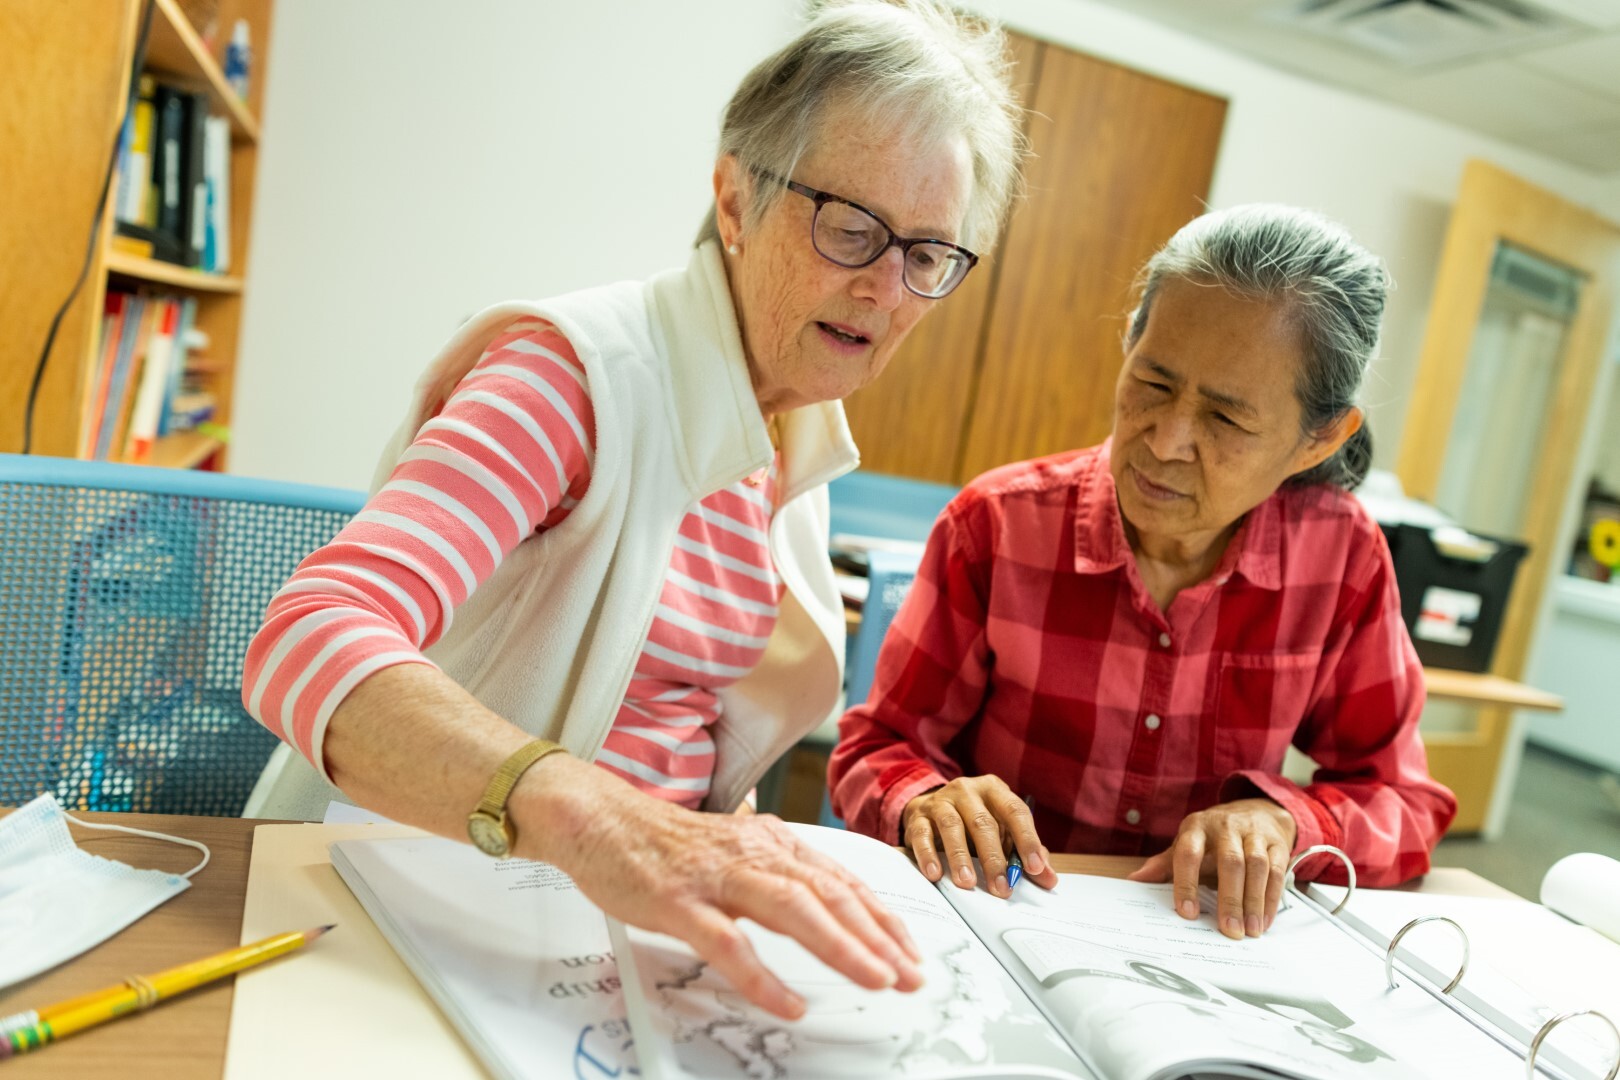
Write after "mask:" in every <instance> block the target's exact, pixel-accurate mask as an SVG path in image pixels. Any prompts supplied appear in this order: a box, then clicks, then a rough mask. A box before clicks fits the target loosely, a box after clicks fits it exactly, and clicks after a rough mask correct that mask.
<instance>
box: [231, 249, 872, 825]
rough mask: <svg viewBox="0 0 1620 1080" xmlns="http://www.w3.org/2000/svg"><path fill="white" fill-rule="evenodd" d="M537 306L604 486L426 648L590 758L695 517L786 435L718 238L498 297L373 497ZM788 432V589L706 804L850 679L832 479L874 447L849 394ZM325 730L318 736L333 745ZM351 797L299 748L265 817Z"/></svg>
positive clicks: (496, 700)
mask: <svg viewBox="0 0 1620 1080" xmlns="http://www.w3.org/2000/svg"><path fill="white" fill-rule="evenodd" d="M526 315H531V316H537V317H539V318H542V319H545V320H547V321H549V322H550V323H552V324H553V325H554V326H556V327H557V328H558V329H559V330H560V331H561V332H562V333H563V335H564V336H565V337H567V338H568V340H569V342H570V343H571V344H572V345H573V346H574V348H575V350H576V351H577V353H578V355H579V358H580V360H581V361H582V362H583V363H584V365H585V371H586V376H587V380H588V384H589V390H590V395H591V405H592V408H593V410H594V412H595V415H596V459H595V464H594V467H593V469H592V471H591V482H590V487H589V489H588V490H587V492H586V494H585V497H584V498H583V499H581V500H580V502H579V505H577V506H576V507H575V508H574V509H573V510H572V511H570V512H569V514H568V517H567V518H565V519H564V520H563V522H562V523H561V524H560V525H558V526H557V527H556V528H553V529H549V530H547V531H545V532H542V533H539V534H536V535H534V536H531V537H530V538H529V539H527V540H525V541H523V542H522V543H520V544H519V545H518V546H517V548H516V549H515V550H514V551H513V552H512V553H511V554H510V555H509V556H508V557H507V558H506V560H505V561H504V562H503V563H502V564H501V565H500V567H499V568H498V569H497V570H496V571H495V573H494V575H493V576H491V577H490V578H489V580H487V581H485V582H484V583H483V584H482V585H480V586H479V587H478V588H477V589H476V590H475V591H474V592H473V594H472V596H471V597H469V598H468V600H467V602H466V603H465V604H463V605H462V606H461V607H460V608H459V609H458V610H457V611H456V612H455V614H454V619H453V621H452V623H451V625H450V627H449V629H448V630H446V632H445V633H444V635H443V636H442V637H441V638H440V640H439V641H438V642H436V643H435V644H434V645H433V646H432V647H431V648H429V649H428V650H427V656H428V658H429V659H431V660H432V661H433V662H434V663H435V664H437V665H438V666H439V667H440V668H441V669H442V670H443V671H444V672H445V674H447V675H449V676H450V677H451V678H453V679H455V680H456V681H457V682H458V683H460V684H461V685H462V686H464V687H466V688H467V689H468V690H469V691H471V692H472V694H473V695H474V696H476V697H477V698H478V700H479V701H481V702H482V703H483V704H484V705H486V706H487V707H488V708H490V709H492V710H493V711H495V712H497V713H499V714H500V715H501V716H504V717H506V718H507V719H508V720H511V721H512V722H513V723H515V724H517V725H518V726H519V727H521V728H523V729H524V730H525V731H529V732H532V733H533V734H535V735H538V736H542V737H544V738H549V739H555V740H557V741H558V742H561V743H562V744H563V745H564V746H566V747H567V748H568V750H569V752H570V753H572V754H574V755H575V756H577V757H580V758H583V759H585V760H591V759H592V758H594V757H595V755H596V753H597V751H598V750H600V749H601V747H602V743H603V740H604V739H606V738H607V733H608V730H609V729H610V728H611V727H612V725H613V720H614V717H615V716H616V715H617V713H618V710H619V705H620V703H621V702H622V701H623V699H624V693H625V690H626V688H627V687H628V686H629V684H630V677H631V674H632V672H633V670H634V668H635V664H636V661H637V660H638V659H639V657H640V654H641V648H642V645H643V644H644V643H645V642H646V640H647V634H648V631H649V629H650V628H651V626H652V619H653V613H654V610H655V608H656V607H657V604H658V598H659V594H660V591H661V589H662V586H663V582H664V576H665V574H666V572H667V571H668V569H669V564H670V559H671V557H672V554H673V551H674V541H675V533H676V529H677V528H678V527H679V525H680V522H681V519H682V517H684V516H685V514H686V512H687V510H688V509H690V508H691V507H692V506H693V505H694V504H695V503H697V502H698V501H700V500H701V499H703V498H704V497H705V496H707V495H709V494H711V493H713V492H715V491H718V490H719V489H721V488H723V487H727V486H729V485H731V484H733V483H736V482H737V481H739V480H741V479H742V478H744V477H745V476H747V475H749V474H750V473H752V472H754V471H756V470H758V469H761V468H764V467H765V466H766V465H768V464H769V463H770V460H771V456H772V449H771V442H770V437H769V435H768V433H767V432H766V428H765V422H764V420H763V418H762V417H761V415H760V411H759V405H758V402H757V401H756V399H755V397H754V392H753V387H752V385H751V383H750V381H749V376H748V365H747V362H746V360H745V359H744V356H743V351H742V340H741V338H740V335H739V333H738V329H737V318H736V314H735V312H734V311H733V308H732V304H731V294H730V290H729V289H728V288H727V284H726V275H725V267H724V264H723V263H722V261H721V258H720V252H719V248H718V246H717V245H715V244H713V243H709V244H705V245H703V246H702V247H700V248H699V249H698V250H697V251H696V252H695V253H694V255H693V258H692V261H691V263H690V264H689V265H688V266H687V267H686V269H684V270H672V271H668V272H666V273H663V274H660V275H658V276H657V277H654V278H652V279H651V280H649V281H647V282H645V283H642V282H622V283H620V284H617V285H609V286H606V287H603V288H598V289H589V290H586V291H584V292H578V293H571V294H569V295H567V296H562V297H558V298H556V299H552V300H544V301H540V302H537V303H527V302H512V303H505V304H499V305H496V306H495V307H492V308H489V309H487V310H485V311H483V312H481V313H480V314H478V315H477V316H475V317H473V318H472V319H470V320H469V321H468V322H467V324H466V325H465V326H463V327H462V329H461V330H460V331H458V332H457V334H456V335H455V337H454V338H452V339H451V341H450V342H449V344H448V345H446V346H445V348H444V350H443V351H442V352H441V353H440V354H439V356H438V358H437V359H436V360H435V361H434V362H433V364H432V365H431V366H430V367H429V368H428V371H427V373H426V374H425V375H424V376H423V377H422V379H421V380H420V381H419V382H418V384H417V387H416V392H415V394H414V396H413V400H412V405H411V411H410V413H409V415H408V416H407V418H406V420H405V423H404V424H403V425H401V427H400V429H399V430H398V432H396V433H395V435H394V437H393V439H392V441H391V442H390V443H389V445H388V448H387V449H386V451H385V452H384V454H383V456H382V460H381V462H380V464H379V466H378V470H377V474H376V477H375V478H374V480H373V490H375V489H376V488H378V487H381V486H382V484H383V483H384V482H385V481H386V480H387V478H388V476H389V474H390V473H391V472H392V470H393V467H394V464H395V463H396V462H397V461H398V460H399V457H400V455H401V454H403V453H404V451H405V449H406V448H407V447H408V446H409V445H410V443H411V441H412V440H413V439H414V438H415V436H416V433H417V430H418V429H419V428H420V427H421V425H422V424H423V423H425V422H426V421H427V419H428V418H429V417H430V416H431V415H432V413H433V411H434V409H435V407H436V406H437V405H438V404H439V403H441V402H442V401H443V400H444V399H445V398H446V397H447V396H448V395H449V394H450V392H451V391H452V390H453V389H454V388H455V386H456V384H457V383H459V382H460V381H461V379H462V377H463V376H464V375H465V374H466V373H467V372H468V371H469V370H471V369H472V367H473V365H474V364H476V363H477V361H478V357H479V356H480V355H481V354H482V353H483V350H484V348H485V347H486V346H487V345H488V343H489V342H490V340H491V339H492V338H493V337H494V336H495V335H496V334H497V333H498V332H500V331H501V330H502V329H503V328H505V327H506V326H507V325H508V324H509V323H511V322H512V321H513V320H514V319H517V318H519V317H521V316H526ZM781 433H782V468H781V484H780V487H781V492H782V496H781V507H780V509H779V510H778V511H777V513H776V516H775V518H774V519H773V520H772V522H771V527H770V551H771V558H772V559H773V560H774V562H775V565H776V568H777V571H778V572H779V573H780V574H781V576H782V581H783V584H784V585H785V586H786V588H785V592H784V595H783V598H782V604H781V613H780V615H779V617H778V620H777V624H776V628H775V630H774V631H773V632H772V634H771V638H770V643H769V644H768V645H767V646H766V649H765V653H764V656H763V657H762V658H761V660H760V663H759V665H758V666H757V667H756V668H755V669H754V670H753V671H752V672H750V673H749V674H748V675H746V676H744V677H743V678H742V679H740V680H739V681H738V682H736V683H735V684H733V685H732V686H730V687H727V688H726V689H724V690H721V691H720V692H719V698H720V701H721V713H720V718H719V720H718V721H717V722H716V724H715V726H714V729H713V735H714V741H715V751H716V760H715V771H714V777H713V781H712V784H711V786H710V789H709V794H708V797H707V798H706V799H705V800H704V803H703V805H704V808H705V809H709V810H731V809H734V808H735V807H736V806H737V804H738V803H739V802H741V801H742V799H743V796H744V795H746V794H747V793H748V790H749V789H750V788H751V787H753V785H754V784H755V783H756V782H757V781H758V780H759V778H760V776H761V775H762V774H763V773H764V771H765V769H766V768H767V767H768V766H769V765H770V764H771V763H772V762H773V761H775V760H776V759H777V758H778V757H780V756H781V755H782V754H783V753H785V752H786V751H787V750H788V749H789V748H790V747H791V746H792V745H793V743H794V742H796V741H797V740H798V739H799V738H800V737H802V736H803V735H804V734H806V733H807V732H809V731H810V730H811V729H813V728H814V727H815V726H816V725H818V724H819V723H821V722H822V720H824V719H825V718H826V717H827V715H828V714H829V713H830V712H831V710H832V709H833V708H834V706H835V705H836V704H837V700H838V693H839V688H840V686H841V685H842V682H843V658H844V620H843V607H842V603H841V601H840V599H839V595H838V590H837V586H836V585H835V583H834V581H833V576H832V566H831V564H830V563H829V562H828V559H827V539H828V536H827V530H828V510H827V489H826V484H827V482H828V481H829V480H831V479H833V478H834V477H836V476H839V475H841V474H843V473H845V472H848V471H849V470H850V469H852V468H854V467H855V465H856V464H857V462H858V460H859V459H858V455H857V452H856V449H855V445H854V442H853V441H852V440H851V438H850V434H849V427H848V425H847V423H846V422H845V419H844V412H843V408H842V406H841V405H839V404H838V403H837V402H824V403H822V404H819V405H813V406H808V407H806V408H803V409H797V410H794V411H793V412H790V413H787V414H785V415H784V416H783V417H782V422H781ZM322 737H324V731H321V732H317V739H316V743H317V746H318V745H319V743H320V740H321V738H322ZM342 798H343V796H342V795H341V794H340V793H339V792H338V791H337V789H336V788H335V787H333V786H332V785H331V784H330V783H329V782H328V781H327V780H325V779H324V778H323V776H322V775H321V774H320V773H318V772H317V771H316V770H315V769H314V768H312V767H311V766H310V765H309V764H308V763H307V762H306V761H304V759H303V758H302V757H300V756H298V755H297V754H296V753H293V752H291V749H290V747H287V746H282V747H281V748H279V749H278V750H277V753H276V755H275V757H273V758H272V759H271V763H270V765H269V766H268V767H267V768H266V770H265V776H264V777H263V778H262V779H261V780H260V781H259V785H258V787H257V788H256V789H255V791H254V795H253V798H251V799H250V800H249V803H248V811H251V812H252V813H253V814H254V815H256V816H263V817H287V818H305V819H308V818H318V817H320V816H321V814H322V813H323V811H324V810H325V807H326V804H327V801H328V800H330V799H342ZM468 809H469V810H471V807H468ZM248 811H245V812H248Z"/></svg>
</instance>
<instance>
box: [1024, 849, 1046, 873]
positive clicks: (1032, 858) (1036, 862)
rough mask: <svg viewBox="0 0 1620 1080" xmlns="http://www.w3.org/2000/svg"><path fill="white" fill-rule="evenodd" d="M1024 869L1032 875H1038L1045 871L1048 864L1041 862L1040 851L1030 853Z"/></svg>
mask: <svg viewBox="0 0 1620 1080" xmlns="http://www.w3.org/2000/svg"><path fill="white" fill-rule="evenodd" d="M1024 869H1025V870H1028V871H1029V872H1030V873H1032V874H1038V873H1040V872H1041V871H1042V870H1045V869H1046V864H1045V863H1044V862H1042V861H1041V853H1040V852H1038V851H1032V852H1030V853H1029V858H1027V859H1025V860H1024Z"/></svg>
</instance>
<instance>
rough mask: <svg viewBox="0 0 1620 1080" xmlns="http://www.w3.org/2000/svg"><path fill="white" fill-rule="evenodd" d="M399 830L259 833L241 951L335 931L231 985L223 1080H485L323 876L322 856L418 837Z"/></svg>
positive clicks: (297, 828)
mask: <svg viewBox="0 0 1620 1080" xmlns="http://www.w3.org/2000/svg"><path fill="white" fill-rule="evenodd" d="M422 835H424V834H423V833H421V832H420V831H419V830H417V829H412V828H409V827H408V826H404V825H394V826H375V825H307V824H306V825H261V826H259V827H258V828H257V829H255V830H254V831H253V856H252V861H251V863H250V865H249V869H248V886H247V903H246V906H245V907H244V909H243V912H242V941H243V943H247V942H250V941H257V940H259V939H260V938H265V937H269V936H270V935H271V934H279V933H281V932H283V931H286V930H303V929H307V928H309V927H311V926H322V925H325V924H327V923H336V924H337V928H336V929H334V930H333V931H332V932H331V933H329V934H326V935H325V936H324V937H322V938H321V939H320V940H319V941H316V942H314V943H313V944H311V945H309V946H307V947H305V948H303V949H299V950H298V951H297V952H295V953H293V954H291V955H289V956H285V957H282V958H281V959H279V960H277V961H275V962H274V963H270V964H264V965H262V966H260V967H256V968H252V969H250V970H248V971H244V972H242V973H241V974H240V975H238V976H237V977H236V992H235V998H234V1000H233V1003H232V1005H231V1025H230V1035H229V1039H228V1041H227V1043H226V1049H225V1080H288V1078H289V1077H292V1078H296V1080H313V1078H315V1077H340V1076H341V1077H350V1076H386V1077H390V1078H391V1080H394V1078H397V1080H414V1078H417V1077H421V1078H423V1080H427V1078H433V1080H484V1078H485V1077H487V1076H488V1074H487V1073H486V1072H485V1071H484V1070H483V1068H481V1067H480V1066H479V1064H478V1061H477V1059H476V1058H474V1057H473V1055H472V1052H471V1051H470V1050H468V1049H467V1045H466V1044H465V1043H464V1042H462V1041H461V1039H460V1038H458V1037H457V1035H456V1032H455V1029H454V1028H453V1027H451V1025H450V1022H449V1021H448V1020H447V1019H445V1016H444V1014H443V1013H442V1012H440V1011H439V1009H438V1008H437V1007H435V1006H434V1004H433V1002H432V1000H431V999H430V998H429V997H428V996H427V994H426V992H424V991H423V989H422V988H421V986H420V985H418V983H417V981H416V980H415V979H414V978H412V977H411V973H410V972H409V971H408V970H406V968H405V965H404V964H402V963H401V962H400V960H399V957H397V956H396V955H395V954H394V950H393V949H391V948H389V946H388V942H387V941H385V940H384V939H383V936H382V934H381V933H379V932H378V930H377V928H376V927H375V926H374V925H373V924H372V922H371V919H370V918H369V917H367V915H366V913H365V911H364V910H362V909H361V907H360V904H359V902H358V901H356V900H355V898H354V895H353V894H352V893H350V892H349V890H348V888H347V887H346V886H345V885H344V884H343V881H342V879H340V878H339V877H338V876H337V873H336V872H335V871H334V870H333V869H332V865H331V862H330V861H329V859H328V856H327V850H326V848H327V845H328V844H330V843H331V842H332V841H334V840H344V839H351V838H354V837H389V836H422Z"/></svg>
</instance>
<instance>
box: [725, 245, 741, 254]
mask: <svg viewBox="0 0 1620 1080" xmlns="http://www.w3.org/2000/svg"><path fill="white" fill-rule="evenodd" d="M726 250H727V251H729V252H731V253H732V254H733V255H737V254H740V253H741V252H742V248H740V247H738V246H737V245H736V244H732V245H731V246H730V247H728V248H726Z"/></svg>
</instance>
